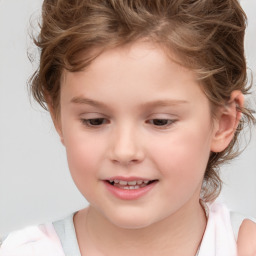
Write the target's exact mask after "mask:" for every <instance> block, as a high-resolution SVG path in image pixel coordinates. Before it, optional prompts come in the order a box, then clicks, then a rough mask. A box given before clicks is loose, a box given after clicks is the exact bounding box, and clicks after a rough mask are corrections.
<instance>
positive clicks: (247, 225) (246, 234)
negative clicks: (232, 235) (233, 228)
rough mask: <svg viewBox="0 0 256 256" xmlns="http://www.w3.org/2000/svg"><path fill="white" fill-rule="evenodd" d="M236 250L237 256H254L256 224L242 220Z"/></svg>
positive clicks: (255, 250) (255, 249)
mask: <svg viewBox="0 0 256 256" xmlns="http://www.w3.org/2000/svg"><path fill="white" fill-rule="evenodd" d="M237 250H238V255H239V256H255V255H256V223H255V222H253V221H251V220H249V219H245V220H243V222H242V224H241V226H240V229H239V233H238V239H237Z"/></svg>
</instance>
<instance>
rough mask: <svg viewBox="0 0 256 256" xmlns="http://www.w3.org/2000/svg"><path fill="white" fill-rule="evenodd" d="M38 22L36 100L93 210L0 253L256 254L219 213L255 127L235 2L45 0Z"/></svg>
mask: <svg viewBox="0 0 256 256" xmlns="http://www.w3.org/2000/svg"><path fill="white" fill-rule="evenodd" d="M42 16H43V19H42V26H41V32H40V35H39V37H38V39H37V40H36V41H35V43H36V45H37V46H38V47H39V48H40V49H41V58H40V67H39V69H38V71H37V72H36V73H35V74H34V76H33V77H32V79H31V83H30V84H31V90H32V93H33V96H34V98H35V99H36V100H37V101H38V102H39V103H40V104H41V105H42V106H43V107H44V108H47V109H48V110H49V111H50V113H51V116H52V119H53V122H54V125H55V127H56V130H57V132H58V134H59V136H60V139H61V142H62V144H63V145H64V146H65V148H66V152H67V158H68V164H69V168H70V172H71V175H72V177H73V180H74V182H75V184H76V185H77V187H78V189H79V190H80V192H81V193H82V194H83V195H84V197H85V198H86V199H87V200H88V202H89V203H90V205H89V207H88V208H86V209H82V210H80V211H78V212H76V213H73V214H72V215H70V216H68V217H67V218H66V219H64V220H60V221H57V222H54V223H48V224H44V225H39V226H35V227H29V228H26V229H24V230H21V231H17V232H14V233H12V234H10V235H9V236H8V237H7V238H6V239H5V240H4V241H3V242H2V246H1V249H0V255H1V256H7V255H8V256H18V255H26V256H29V255H31V256H32V255H33V256H39V255H54V256H57V255H58V256H60V255H61V256H63V255H68V256H71V255H72V256H87V255H88V256H90V255H91V256H103V255H104V256H109V255H111V256H115V255H122V256H127V255H135V256H141V255H152V256H155V255H157V256H158V255H161V256H167V255H168V256H169V255H179V256H195V255H199V256H211V255H217V256H229V255H230V256H233V255H237V253H238V254H239V255H254V254H255V252H256V224H255V223H253V222H252V221H251V220H248V219H246V220H244V219H245V217H243V216H240V215H238V214H231V213H230V212H229V211H228V210H227V208H226V207H225V206H224V205H222V204H219V203H216V202H215V199H216V197H217V196H218V194H219V192H220V188H221V180H220V178H219V176H218V168H219V165H220V164H221V163H223V162H226V161H228V160H230V159H232V158H234V157H235V155H236V154H237V152H236V148H237V143H238V135H239V133H240V131H241V130H242V128H243V125H244V124H245V123H250V122H254V121H255V120H254V117H253V115H252V113H251V111H250V110H249V109H248V108H246V107H244V99H243V94H247V93H248V90H249V88H248V87H246V84H247V80H246V78H247V76H246V62H245V58H244V47H243V38H244V30H245V19H246V18H245V14H244V12H243V11H242V9H241V7H240V5H239V3H238V2H237V1H236V0H222V1H211V0H209V1H202V0H193V1H191V0H173V1H170V0H169V1H168V0H151V1H146V0H87V1H85V0H76V1H74V0H73V1H71V0H70V1H68V0H45V1H44V3H43V11H42ZM243 220H244V221H243ZM242 221H243V223H242ZM241 223H242V225H241ZM240 225H241V226H240ZM239 228H240V230H239ZM238 230H239V233H238ZM237 236H238V238H237Z"/></svg>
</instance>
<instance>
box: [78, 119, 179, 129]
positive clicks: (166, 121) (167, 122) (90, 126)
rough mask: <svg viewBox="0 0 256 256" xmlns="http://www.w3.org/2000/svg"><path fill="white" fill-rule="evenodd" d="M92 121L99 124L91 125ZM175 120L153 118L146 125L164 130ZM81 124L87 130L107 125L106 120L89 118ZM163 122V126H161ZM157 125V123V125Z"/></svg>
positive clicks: (82, 120)
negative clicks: (87, 128)
mask: <svg viewBox="0 0 256 256" xmlns="http://www.w3.org/2000/svg"><path fill="white" fill-rule="evenodd" d="M93 121H96V122H97V121H100V124H99V123H98V124H96V125H95V124H91V122H93ZM156 121H157V122H159V121H160V124H161V123H162V125H157V124H156ZM176 121H177V120H175V119H160V118H154V119H150V120H148V121H147V123H150V124H153V125H154V126H156V127H158V128H160V129H164V128H168V127H169V126H171V125H172V124H174V123H175V122H176ZM81 122H82V124H83V125H85V126H87V127H89V128H99V127H101V126H102V125H104V124H106V123H108V122H107V120H106V118H90V119H81ZM163 122H164V124H163ZM158 124H159V123H158Z"/></svg>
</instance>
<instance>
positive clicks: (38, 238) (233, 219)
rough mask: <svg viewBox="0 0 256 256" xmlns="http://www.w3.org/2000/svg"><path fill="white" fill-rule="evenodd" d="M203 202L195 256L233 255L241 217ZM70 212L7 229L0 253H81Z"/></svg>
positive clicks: (21, 255)
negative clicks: (201, 233) (51, 220)
mask: <svg viewBox="0 0 256 256" xmlns="http://www.w3.org/2000/svg"><path fill="white" fill-rule="evenodd" d="M207 205H208V209H209V213H208V214H209V215H208V221H207V226H206V230H205V233H204V237H203V239H202V243H201V247H200V251H199V254H198V256H236V255H237V254H236V239H237V234H238V230H239V227H240V225H241V223H242V221H243V220H244V219H245V217H244V216H242V215H239V214H236V213H230V212H229V210H228V209H227V208H226V206H225V205H224V204H221V203H218V202H214V203H212V204H207ZM73 216H74V213H73V214H71V215H70V216H68V217H67V218H65V219H64V220H61V221H57V222H54V223H48V224H43V225H39V226H33V227H28V228H25V229H23V230H20V231H16V232H13V233H11V234H10V235H9V236H8V237H7V238H6V239H5V240H4V241H3V242H2V244H1V247H0V256H46V255H49V256H81V254H80V250H79V246H78V242H77V238H76V233H75V228H74V223H73ZM246 219H251V220H252V221H255V222H256V220H254V219H252V218H246Z"/></svg>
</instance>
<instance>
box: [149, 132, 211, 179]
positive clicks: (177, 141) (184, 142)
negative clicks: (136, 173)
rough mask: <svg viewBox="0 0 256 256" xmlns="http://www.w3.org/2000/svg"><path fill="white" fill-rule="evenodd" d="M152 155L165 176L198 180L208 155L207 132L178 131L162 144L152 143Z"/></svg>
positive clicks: (208, 140)
mask: <svg viewBox="0 0 256 256" xmlns="http://www.w3.org/2000/svg"><path fill="white" fill-rule="evenodd" d="M152 145H154V147H152V148H153V150H154V151H153V152H152V155H155V156H157V158H156V157H155V160H156V162H157V163H156V164H157V165H159V167H160V169H161V170H162V171H164V172H165V174H167V175H170V176H176V177H178V178H179V179H181V180H182V179H184V178H186V180H188V179H194V178H196V179H198V178H199V177H200V179H201V178H202V176H203V175H204V171H205V168H206V165H207V162H208V159H209V154H210V138H209V130H207V129H204V130H200V129H198V128H196V127H195V129H193V128H192V127H190V128H189V129H187V130H186V129H184V130H179V131H177V132H175V133H174V134H173V135H171V136H170V137H168V138H165V139H164V140H163V141H162V143H159V142H158V143H157V141H154V142H152Z"/></svg>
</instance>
